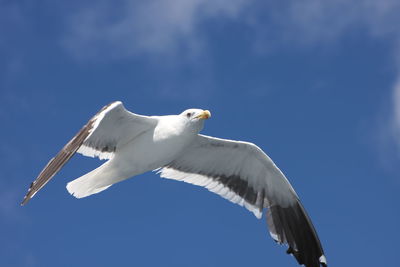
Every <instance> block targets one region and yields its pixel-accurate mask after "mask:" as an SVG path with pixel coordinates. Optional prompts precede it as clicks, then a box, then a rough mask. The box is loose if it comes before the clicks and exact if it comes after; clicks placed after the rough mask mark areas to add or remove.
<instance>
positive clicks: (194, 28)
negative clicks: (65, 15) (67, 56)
mask: <svg viewBox="0 0 400 267" xmlns="http://www.w3.org/2000/svg"><path fill="white" fill-rule="evenodd" d="M249 2H250V1H244V0H217V1H203V0H154V1H140V2H134V1H127V0H125V1H122V2H121V4H120V5H118V6H116V5H115V2H114V1H102V2H101V4H97V5H96V6H91V7H87V8H82V9H81V10H80V11H79V12H77V13H75V14H73V15H72V16H71V17H70V18H69V19H68V23H67V24H68V33H67V35H66V36H65V37H64V39H63V44H64V45H65V47H66V48H67V49H68V50H69V51H70V52H72V54H73V55H74V56H76V57H77V58H80V59H82V58H84V59H88V58H89V59H94V58H99V57H101V58H103V59H104V58H106V59H107V58H119V57H129V56H135V55H139V54H146V55H147V56H160V55H163V56H165V55H167V56H171V55H172V56H179V57H182V56H184V55H186V56H189V57H190V56H193V55H197V54H198V53H199V51H200V50H201V49H202V45H203V39H202V38H201V31H200V30H199V25H200V24H201V22H202V21H203V20H204V19H208V18H213V17H218V18H228V19H229V18H234V17H236V16H238V14H239V13H240V11H241V10H243V8H244V7H245V6H246V4H247V3H249ZM185 52H186V53H185Z"/></svg>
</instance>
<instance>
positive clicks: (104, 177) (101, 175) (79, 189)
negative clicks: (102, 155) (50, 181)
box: [67, 161, 125, 198]
mask: <svg viewBox="0 0 400 267" xmlns="http://www.w3.org/2000/svg"><path fill="white" fill-rule="evenodd" d="M109 163H110V161H108V162H106V163H104V164H103V165H101V166H100V167H98V168H97V169H94V170H93V171H91V172H89V173H87V174H85V175H83V176H81V177H79V178H77V179H75V180H73V181H72V182H69V183H68V184H67V190H68V192H69V193H70V194H71V195H73V196H74V197H76V198H83V197H87V196H90V195H93V194H96V193H99V192H101V191H103V190H106V189H107V188H109V187H110V186H111V185H113V184H114V183H117V182H119V181H121V180H124V179H125V177H123V178H122V177H121V174H119V173H118V172H116V169H115V168H112V167H111V166H110V165H109Z"/></svg>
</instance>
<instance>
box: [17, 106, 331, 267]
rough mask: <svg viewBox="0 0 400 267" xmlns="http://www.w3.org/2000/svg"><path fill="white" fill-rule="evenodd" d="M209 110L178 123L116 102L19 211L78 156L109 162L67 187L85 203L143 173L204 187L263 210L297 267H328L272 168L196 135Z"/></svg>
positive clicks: (237, 145)
mask: <svg viewBox="0 0 400 267" xmlns="http://www.w3.org/2000/svg"><path fill="white" fill-rule="evenodd" d="M210 117H211V113H210V112H209V111H208V110H201V109H188V110H185V111H183V112H182V113H181V114H179V115H168V116H143V115H138V114H134V113H132V112H129V111H128V110H126V109H125V107H124V106H123V104H122V102H120V101H116V102H113V103H111V104H109V105H107V106H105V107H103V108H102V109H101V110H100V111H99V112H98V113H97V114H96V115H95V116H94V117H93V118H91V119H90V120H89V121H88V123H87V124H86V125H84V126H83V128H82V129H81V130H80V131H79V132H78V133H77V134H76V135H75V136H74V137H73V138H72V139H71V140H70V141H69V142H68V143H67V144H66V145H65V146H64V147H63V148H62V150H61V151H60V152H59V153H58V154H57V155H56V156H55V157H54V158H52V159H51V160H50V161H49V163H48V164H47V165H46V166H45V167H44V169H43V170H42V171H41V172H40V174H39V176H38V177H37V178H36V180H35V181H34V182H32V183H31V186H30V187H29V190H28V193H27V194H26V196H25V197H24V200H23V201H22V203H21V205H25V204H26V203H28V201H29V200H30V199H31V198H32V197H33V196H34V195H35V194H36V193H37V192H38V191H39V190H40V189H42V188H43V187H44V186H45V185H46V184H47V183H48V182H49V181H50V179H51V178H53V176H54V175H56V174H57V172H58V171H59V170H60V169H61V168H62V167H63V166H64V165H65V164H66V163H67V162H68V160H69V159H70V158H71V157H72V156H73V155H74V154H75V153H76V152H78V153H80V154H82V155H84V156H88V157H98V158H100V159H108V161H106V162H105V163H104V164H102V165H101V166H100V167H98V168H96V169H95V170H93V171H91V172H89V173H87V174H85V175H83V176H81V177H79V178H77V179H76V180H73V181H72V182H69V183H68V184H67V190H68V192H69V193H70V194H72V195H73V196H75V197H76V198H83V197H87V196H90V195H92V194H96V193H99V192H101V191H103V190H106V189H107V188H109V187H110V186H111V185H113V184H115V183H118V182H120V181H123V180H125V179H128V178H130V177H132V176H135V175H139V174H141V173H144V172H147V171H152V170H157V172H158V173H159V174H160V176H161V177H163V178H168V179H174V180H178V181H184V182H187V183H191V184H194V185H198V186H203V187H205V188H207V189H208V190H210V191H211V192H214V193H216V194H219V195H220V196H222V197H223V198H226V199H228V200H230V201H231V202H233V203H236V204H239V205H241V206H244V207H245V208H247V209H248V210H249V211H251V212H252V213H254V215H255V216H256V217H257V218H261V217H262V214H263V211H264V209H266V210H267V211H266V218H267V224H268V227H269V232H270V235H271V237H272V238H273V239H274V240H275V241H276V242H277V243H279V244H287V245H288V250H287V253H288V254H292V255H293V256H294V257H295V258H296V260H297V261H298V263H299V264H302V265H305V266H306V267H319V266H324V267H325V266H327V262H326V258H325V256H324V251H323V249H322V246H321V243H320V240H319V238H318V235H317V233H316V231H315V228H314V226H313V224H312V222H311V220H310V217H309V216H308V215H307V213H306V211H305V209H304V207H303V205H302V204H301V202H300V200H299V197H298V196H297V194H296V192H295V191H294V189H293V187H292V186H291V185H290V183H289V181H288V180H287V179H286V177H285V175H284V174H283V173H282V172H281V170H280V169H279V168H278V167H277V166H276V165H275V164H274V162H273V161H272V160H271V159H270V158H269V157H268V156H267V155H266V154H265V153H264V152H263V151H262V150H261V149H260V148H259V147H258V146H256V145H255V144H252V143H248V142H242V141H233V140H226V139H220V138H215V137H210V136H206V135H202V134H199V132H200V131H201V130H202V128H203V126H204V121H205V119H208V118H210Z"/></svg>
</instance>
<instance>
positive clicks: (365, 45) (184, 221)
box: [0, 0, 400, 267]
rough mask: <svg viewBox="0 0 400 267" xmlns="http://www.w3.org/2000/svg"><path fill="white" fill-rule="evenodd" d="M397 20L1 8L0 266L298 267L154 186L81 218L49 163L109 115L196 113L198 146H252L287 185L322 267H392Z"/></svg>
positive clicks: (311, 4) (293, 11)
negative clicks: (118, 109)
mask: <svg viewBox="0 0 400 267" xmlns="http://www.w3.org/2000/svg"><path fill="white" fill-rule="evenodd" d="M399 12H400V4H399V2H398V1H395V0H393V1H392V0H382V1H369V0H362V1H343V0H335V1H329V2H328V1H318V0H305V1H301V2H299V1H285V2H279V4H278V3H276V2H275V1H255V0H247V1H241V0H230V1H227V0H218V1H202V0H186V1H184V0H179V1H172V0H165V1H161V0H153V1H126V0H123V1H110V0H102V1H96V2H94V1H80V3H79V4H75V3H70V2H69V1H48V0H44V1H40V2H35V3H34V2H32V1H0V58H1V60H0V120H1V124H2V125H3V127H2V130H1V133H0V135H1V137H2V138H1V139H2V143H1V144H0V158H1V163H0V167H1V170H2V172H1V175H0V226H1V227H0V265H1V266H26V267H34V266H40V267H46V266H297V263H296V262H295V260H294V259H293V258H291V257H289V256H287V255H285V253H284V252H285V249H284V248H283V247H279V246H278V245H276V244H275V243H274V242H273V241H272V239H271V238H270V237H269V235H268V231H267V229H266V222H265V218H262V219H261V220H257V219H256V218H255V217H254V216H253V215H252V214H251V213H250V212H248V211H246V210H245V209H244V208H241V207H239V206H236V205H234V204H231V203H230V202H228V201H226V200H224V199H222V198H220V197H219V196H216V195H214V194H212V193H210V192H208V191H207V190H205V189H202V188H198V187H195V186H192V185H188V184H184V183H179V182H175V181H170V180H163V179H160V178H159V177H157V175H155V174H154V173H147V174H144V175H141V176H139V177H136V178H134V179H130V180H128V181H125V182H123V183H121V184H118V185H115V186H113V187H111V188H110V189H108V190H106V191H104V192H103V193H101V194H97V195H95V196H92V197H89V198H86V199H81V200H77V199H75V198H73V197H71V196H70V195H69V194H68V192H67V191H66V189H65V185H66V183H67V182H68V181H70V180H72V179H74V178H77V177H79V176H80V175H82V174H84V173H85V172H87V171H89V170H91V169H92V168H94V167H95V166H97V165H99V164H100V163H101V162H99V161H98V160H96V159H91V158H84V157H82V156H80V155H77V156H75V157H74V158H73V159H72V160H71V162H70V163H68V164H67V165H66V167H65V168H64V169H63V170H62V171H61V172H60V173H59V174H58V175H57V176H56V177H55V178H54V180H52V181H51V182H50V183H49V184H48V185H47V186H46V188H45V189H44V190H42V191H41V192H40V193H39V194H38V195H37V196H36V197H35V198H34V199H33V200H32V201H31V202H30V203H29V205H27V206H25V207H20V206H19V203H20V201H21V200H22V197H23V196H24V194H25V193H26V190H27V187H28V185H29V183H30V182H32V181H33V180H34V179H35V177H36V175H37V174H38V173H39V172H40V170H41V169H42V168H43V166H44V165H45V164H46V163H47V161H48V160H49V159H50V158H51V157H52V156H54V155H55V153H56V152H57V151H58V150H59V149H60V148H61V147H62V146H63V145H64V144H65V143H66V142H67V141H68V140H69V139H70V138H71V137H72V136H73V135H74V134H75V133H76V132H77V131H78V130H79V129H80V127H81V126H82V125H83V124H84V123H86V121H87V120H88V119H89V118H90V117H91V116H92V115H94V114H95V113H96V112H97V110H99V109H100V108H101V107H102V106H104V105H105V104H107V103H109V102H111V101H114V100H121V101H123V102H124V103H125V106H126V107H127V108H128V109H129V110H131V111H133V112H135V113H139V114H145V115H163V114H176V113H180V112H181V111H182V110H184V109H187V108H191V107H196V108H204V109H209V110H211V112H212V113H213V117H212V119H210V120H208V121H207V122H206V126H205V128H204V130H203V133H204V134H207V135H212V136H217V137H222V138H229V139H236V140H246V141H250V142H254V143H256V144H258V145H259V146H260V147H261V148H263V149H264V150H265V151H266V153H268V154H269V155H270V157H271V158H272V159H273V160H274V161H275V162H276V164H277V165H278V166H279V167H280V168H281V169H282V170H283V171H284V173H285V174H286V175H287V177H288V179H289V180H290V181H291V183H292V184H293V186H294V187H295V189H296V190H297V193H298V194H299V196H300V198H301V199H302V201H303V204H304V205H305V207H306V209H307V210H308V212H309V214H310V216H311V218H312V220H313V222H314V224H315V226H316V228H317V231H318V233H319V236H320V239H321V241H322V243H323V246H324V249H325V251H326V255H327V258H328V262H329V263H330V264H331V266H389V265H393V264H395V263H396V262H397V261H398V259H397V249H398V242H397V240H398V239H399V238H400V232H399V231H398V230H397V228H398V225H400V214H399V209H398V205H399V200H398V191H399V189H400V180H399V175H398V173H399V170H400V168H399V166H400V164H399V160H400V156H399V155H400V153H399V152H400V150H399V149H400V70H399V67H400V61H399V60H400V57H399V56H400V28H399V27H398V25H400V24H399V23H400V18H399V16H398V14H399Z"/></svg>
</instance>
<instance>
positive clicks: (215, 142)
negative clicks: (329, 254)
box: [159, 135, 326, 267]
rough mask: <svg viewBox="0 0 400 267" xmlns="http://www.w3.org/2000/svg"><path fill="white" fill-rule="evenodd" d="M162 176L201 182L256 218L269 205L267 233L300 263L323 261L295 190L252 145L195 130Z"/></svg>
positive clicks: (313, 266)
mask: <svg viewBox="0 0 400 267" xmlns="http://www.w3.org/2000/svg"><path fill="white" fill-rule="evenodd" d="M159 172H160V175H161V177H164V178H169V179H175V180H179V181H184V182H188V183H191V184H195V185H199V186H204V187H206V188H207V189H208V190H210V191H212V192H214V193H217V194H219V195H221V196H222V197H224V198H226V199H228V200H230V201H232V202H234V203H237V204H239V205H241V206H244V207H245V208H247V209H248V210H250V211H251V212H253V213H254V215H255V216H256V217H257V218H261V216H262V212H263V209H264V208H268V212H267V223H268V226H269V231H270V234H271V237H272V238H273V239H274V240H275V241H277V242H278V243H281V244H283V243H286V244H288V246H289V249H288V251H287V252H288V253H290V254H293V255H294V256H295V258H296V259H297V261H298V262H299V264H304V265H305V266H307V267H318V266H320V265H322V266H326V259H325V256H324V252H323V249H322V246H321V243H320V241H319V238H318V236H317V233H316V231H315V229H314V226H313V225H312V223H311V220H310V218H309V216H308V215H307V213H306V211H305V210H304V208H303V206H302V204H301V202H300V200H299V198H298V196H297V194H296V192H295V191H294V189H293V188H292V186H291V185H290V183H289V181H288V180H287V179H286V177H285V176H284V174H283V173H282V172H281V171H280V170H279V168H278V167H277V166H276V165H275V164H274V162H273V161H272V160H271V159H270V158H269V157H268V156H267V155H266V154H265V153H264V152H263V151H262V150H261V149H260V148H259V147H257V146H256V145H254V144H252V143H247V142H241V141H232V140H225V139H219V138H214V137H209V136H204V135H199V136H198V137H197V139H196V140H195V142H194V144H193V145H192V146H191V147H189V148H188V149H187V150H186V151H185V152H184V153H183V154H182V155H181V156H180V157H179V158H177V159H175V160H174V161H172V162H171V163H169V164H167V165H166V166H165V167H164V168H162V169H161V170H159Z"/></svg>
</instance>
